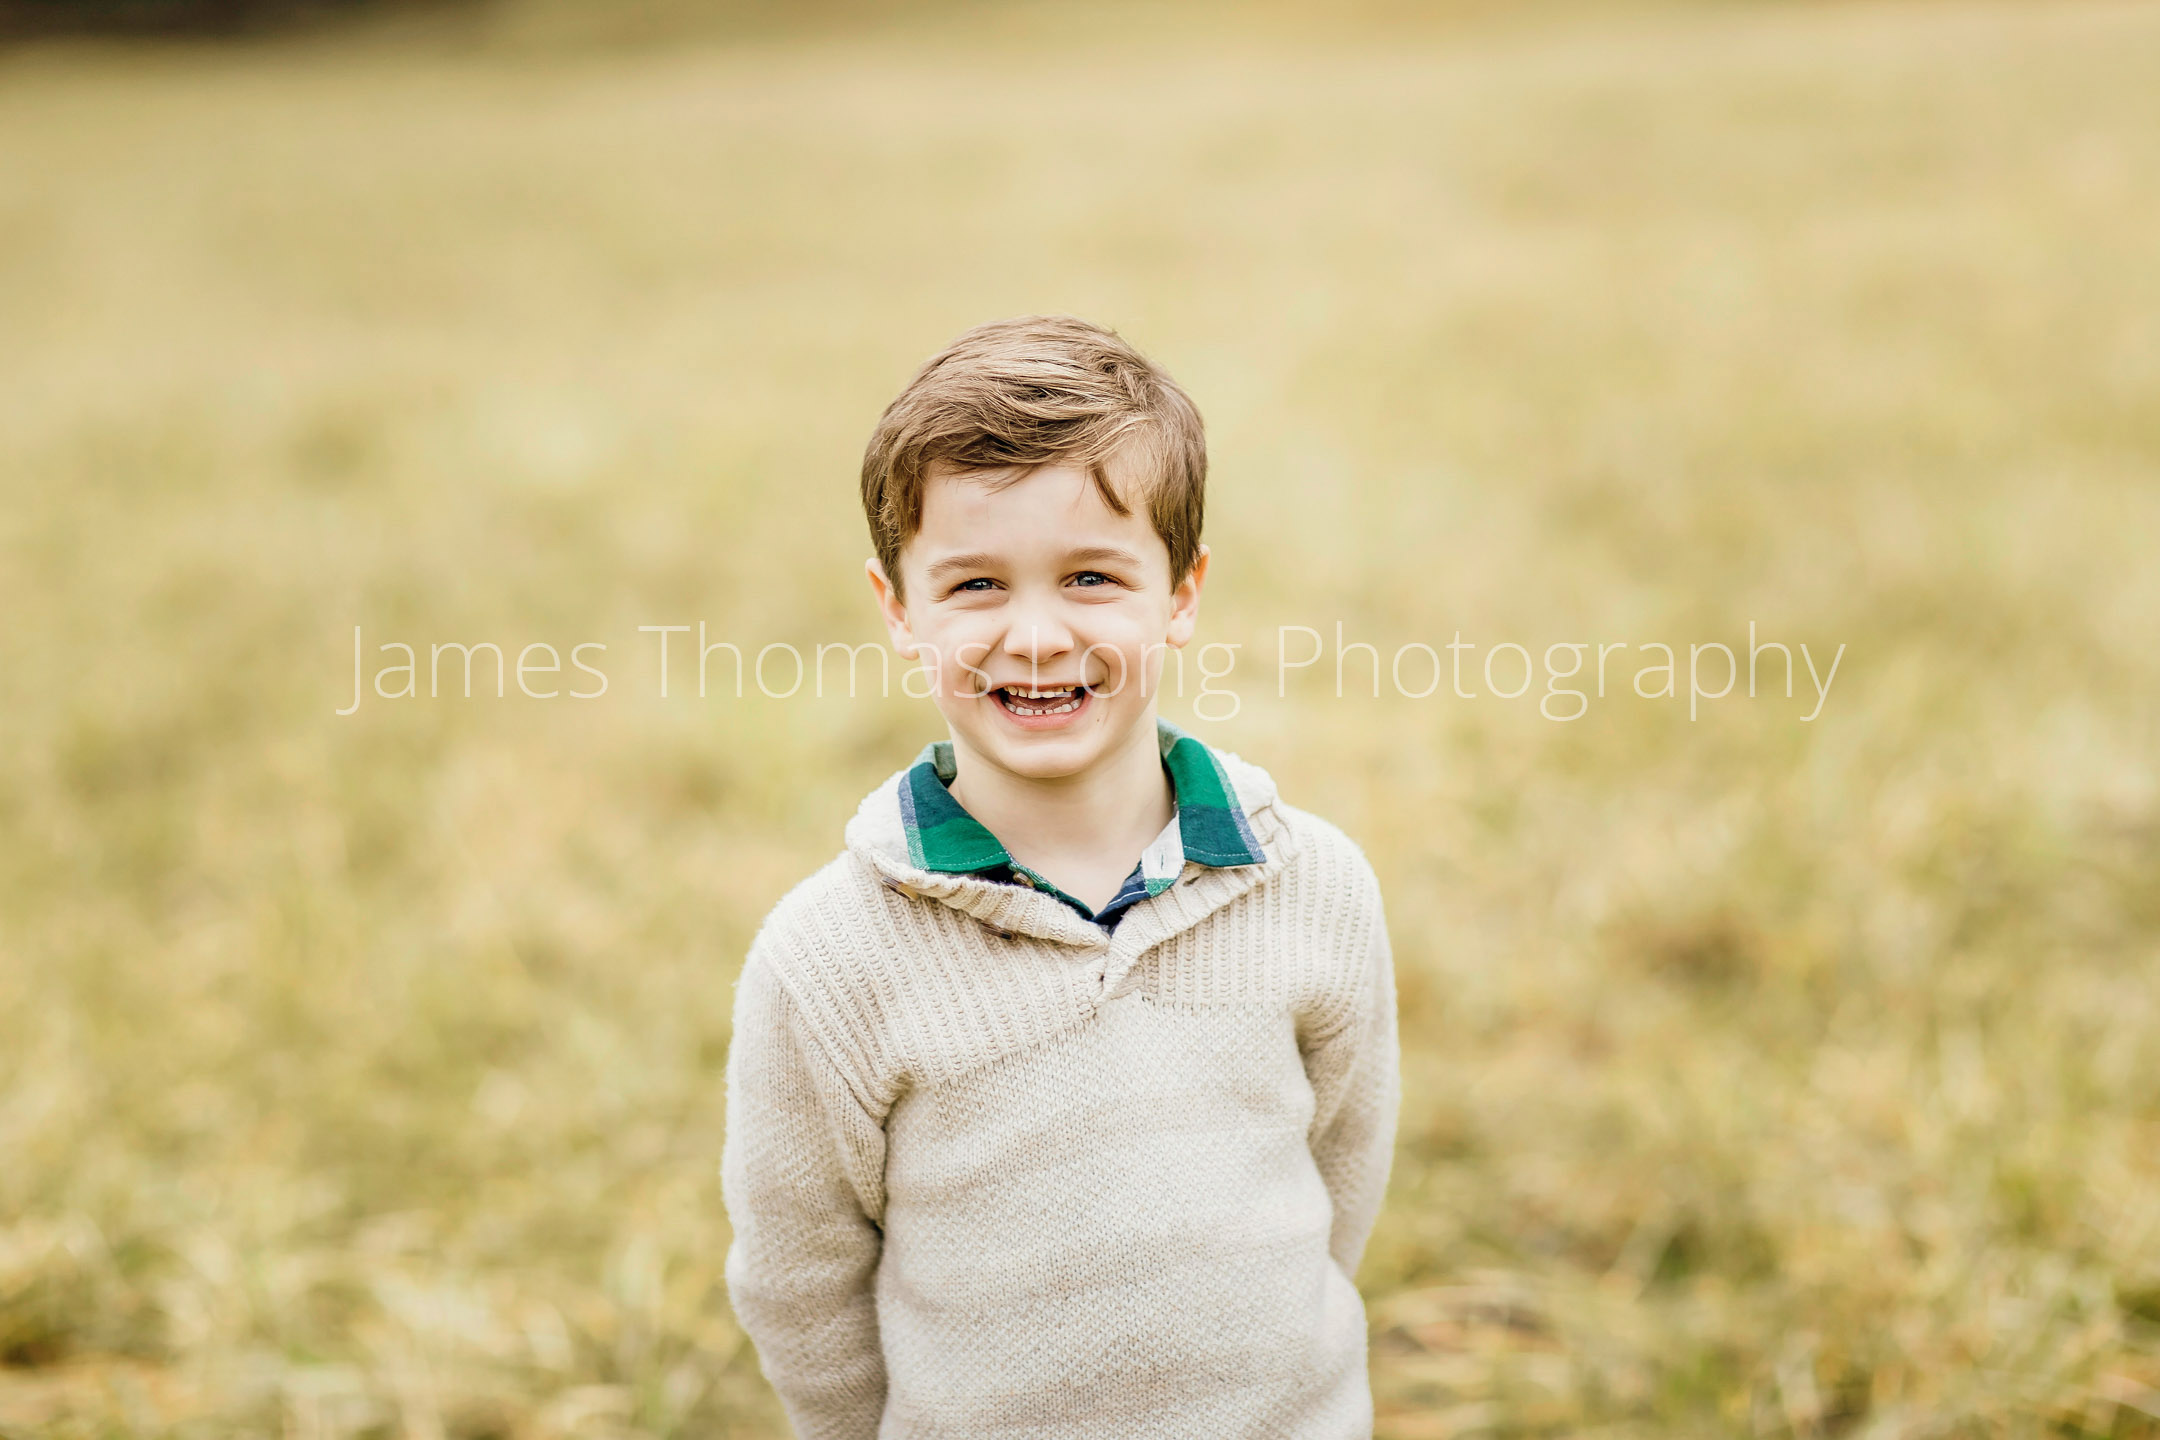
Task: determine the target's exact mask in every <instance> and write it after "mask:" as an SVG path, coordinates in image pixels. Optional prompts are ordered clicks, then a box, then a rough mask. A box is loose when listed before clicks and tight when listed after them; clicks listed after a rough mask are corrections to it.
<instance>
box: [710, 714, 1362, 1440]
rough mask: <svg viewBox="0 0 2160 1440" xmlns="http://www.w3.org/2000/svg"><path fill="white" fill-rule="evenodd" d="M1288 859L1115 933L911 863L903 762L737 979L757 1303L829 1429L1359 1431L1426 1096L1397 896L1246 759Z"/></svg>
mask: <svg viewBox="0 0 2160 1440" xmlns="http://www.w3.org/2000/svg"><path fill="white" fill-rule="evenodd" d="M1215 758H1216V759H1217V760H1218V761H1219V762H1220V764H1221V766H1222V768H1223V772H1224V774H1225V775H1226V776H1227V777H1228V778H1229V779H1230V781H1231V782H1232V784H1233V785H1234V787H1235V790H1236V794H1237V799H1238V802H1239V804H1240V805H1241V806H1242V808H1243V810H1244V813H1245V815H1246V818H1247V820H1248V821H1249V822H1250V824H1251V826H1252V830H1253V834H1254V836H1255V838H1256V839H1257V840H1258V841H1259V843H1260V845H1261V847H1262V849H1263V853H1264V856H1265V858H1264V860H1263V861H1262V862H1261V863H1259V864H1253V865H1241V866H1237V867H1234V868H1224V869H1211V868H1208V867H1206V866H1203V865H1200V864H1198V863H1188V864H1187V865H1186V867H1185V869H1184V872H1183V874H1182V875H1181V877H1180V879H1179V880H1178V882H1177V883H1176V884H1174V885H1172V886H1170V887H1169V888H1168V889H1166V890H1164V891H1163V892H1162V893H1161V894H1158V895H1155V896H1153V897H1151V898H1149V899H1147V900H1144V901H1142V902H1141V903H1139V904H1137V905H1135V906H1134V907H1133V908H1132V909H1131V910H1130V911H1129V912H1127V914H1126V915H1125V917H1124V918H1123V920H1122V921H1121V922H1120V923H1119V924H1118V926H1117V928H1116V929H1115V930H1114V931H1112V932H1110V933H1108V934H1105V933H1104V932H1103V930H1102V929H1101V928H1100V927H1098V926H1097V925H1095V924H1092V923H1090V922H1089V921H1088V920H1086V919H1084V918H1082V917H1081V916H1080V915H1078V914H1076V913H1075V912H1074V911H1073V910H1072V908H1071V907H1069V906H1067V905H1066V904H1064V903H1062V902H1060V901H1059V900H1057V899H1055V898H1053V897H1052V896H1050V895H1047V894H1043V893H1041V892H1040V891H1037V890H1032V889H1028V888H1024V887H1021V886H1018V885H1013V884H1009V883H999V882H997V881H994V880H990V879H986V878H984V877H982V876H979V875H967V874H948V873H939V872H933V871H930V870H926V869H923V868H921V867H920V866H918V865H917V864H915V863H914V862H913V861H911V859H910V858H909V852H908V846H907V836H906V830H905V826H904V824H903V821H902V816H901V808H900V798H899V787H900V786H901V785H902V784H903V783H905V778H906V774H907V772H906V771H901V772H899V773H897V774H895V775H894V776H892V777H891V778H890V779H888V780H887V781H886V782H885V783H884V784H883V785H881V786H880V787H879V788H878V789H877V790H876V791H874V792H872V794H871V795H870V796H869V797H868V798H867V799H865V800H864V801H863V803H862V806H861V808H860V810H859V811H858V813H857V814H856V816H855V818H854V819H853V820H852V821H851V822H850V823H849V825H848V827H847V837H846V838H847V848H846V850H845V851H844V852H843V853H842V854H841V855H840V856H839V857H838V858H836V859H835V860H833V861H832V862H831V863H829V864H828V865H826V866H825V867H824V868H823V869H821V870H820V871H819V872H818V873H817V874H815V875H813V876H811V877H810V878H809V879H808V880H806V881H804V882H803V883H802V884H800V885H799V886H797V887H796V888H795V889H794V890H792V891H791V892H789V894H788V895H787V896H786V897H785V898H783V899H782V900H781V902H780V903H779V904H778V905H777V906H775V907H774V909H773V911H772V913H771V915H769V916H768V917H767V919H766V921H765V924H764V925H763V927H762V928H761V929H760V930H759V932H758V935H757V937H756V939H755V940H754V941H753V943H752V945H751V948H750V954H749V956H748V958H747V960H746V961H745V963H744V967H743V973H742V978H741V980H740V982H739V984H738V987H737V991H736V1003H735V1021H734V1039H733V1042H732V1045H731V1047H730V1050H729V1055H728V1066H727V1081H728V1096H727V1109H728V1123H727V1138H726V1143H725V1148H724V1153H723V1157H722V1164H721V1172H722V1181H723V1193H724V1197H725V1200H726V1204H727V1210H728V1216H729V1220H730V1222H731V1224H732V1226H733V1230H734V1237H733V1241H732V1243H731V1246H730V1249H729V1253H728V1258H727V1279H728V1289H729V1294H730V1299H731V1301H732V1304H733V1306H734V1309H735V1312H736V1315H737V1317H738V1319H739V1320H740V1321H741V1323H742V1325H743V1327H744V1329H745V1331H746V1332H747V1333H748V1334H749V1336H750V1337H751V1339H752V1340H753V1341H754V1342H755V1344H756V1346H757V1349H758V1354H759V1358H760V1361H761V1363H762V1365H763V1368H764V1371H765V1374H766V1377H767V1378H768V1379H769V1380H770V1381H771V1382H772V1384H773V1386H774V1388H775V1389H776V1390H777V1391H778V1393H779V1395H780V1398H781V1401H782V1403H783V1405H784V1406H785V1407H786V1409H787V1412H788V1415H789V1418H790V1419H791V1420H792V1421H793V1422H794V1425H795V1428H796V1431H797V1433H798V1434H799V1435H801V1436H802V1437H804V1440H872V1437H881V1440H903V1437H906V1440H913V1437H974V1436H990V1435H996V1436H1013V1437H1020V1436H1026V1437H1036V1440H1096V1437H1103V1440H1108V1437H1133V1436H1181V1437H1184V1436H1193V1437H1198V1436H1205V1437H1209V1440H1230V1437H1239V1436H1250V1437H1255V1440H1257V1437H1263V1436H1264V1437H1271V1440H1357V1437H1364V1436H1368V1435H1369V1434H1370V1433H1371V1428H1372V1401H1371V1392H1370V1389H1369V1387H1368V1384H1367V1380H1366V1374H1365V1358H1366V1356H1365V1319H1364V1310H1363V1305H1362V1303H1361V1301H1360V1299H1359V1297H1358V1293H1357V1290H1356V1288H1355V1286H1354V1284H1353V1283H1352V1276H1353V1275H1354V1274H1355V1272H1356V1269H1357V1264H1358V1259H1359V1256H1360V1255H1361V1253H1362V1252H1363V1249H1364V1246H1365V1241H1366V1238H1367V1236H1368V1234H1369V1233H1370V1231H1371V1228H1372V1224H1373V1221H1374V1219H1375V1217H1376V1216H1377V1214H1378V1212H1379V1208H1380V1201H1381V1196H1382V1192H1383V1191H1384V1189H1385V1188H1386V1181H1387V1175H1388V1170H1389V1159H1390V1156H1391V1153H1392V1148H1393V1139H1394V1131H1395V1122H1396V1112H1397V1109H1398V1106H1399V1102H1400V1097H1401V1088H1400V1079H1399V1069H1398V1061H1399V1052H1398V1048H1397V1037H1396V1031H1395V1013H1396V1010H1395V987H1394V974H1393V969H1392V963H1391V959H1390V952H1389V946H1388V937H1387V929H1386V925H1385V921H1384V917H1383V914H1382V910H1381V903H1380V894H1379V887H1378V884H1377V883H1376V881H1375V880H1374V877H1373V873H1372V870H1371V867H1370V866H1369V865H1368V864H1367V863H1366V861H1365V858H1364V856H1363V854H1362V853H1361V852H1360V851H1359V850H1358V848H1357V846H1356V845H1355V844H1353V843H1352V842H1351V841H1350V840H1349V839H1348V838H1347V837H1345V836H1344V835H1343V834H1342V832H1341V831H1339V830H1337V829H1336V828H1335V827H1333V826H1332V825H1329V824H1328V823H1327V822H1325V821H1323V820H1320V819H1318V818H1317V817H1315V816H1312V815H1309V814H1306V813H1305V812H1302V811H1299V810H1296V809H1294V808H1292V807H1291V806H1289V805H1287V804H1285V803H1283V802H1282V801H1281V800H1280V799H1279V798H1278V797H1277V795H1276V792H1275V786H1274V784H1273V782H1272V781H1271V780H1270V779H1269V777H1268V776H1267V774H1266V773H1265V772H1264V771H1262V770H1260V769H1259V768H1257V767H1255V766H1253V765H1250V764H1247V763H1246V762H1244V761H1241V760H1239V759H1238V758H1237V757H1236V756H1234V755H1230V754H1227V753H1224V752H1220V751H1217V752H1215Z"/></svg>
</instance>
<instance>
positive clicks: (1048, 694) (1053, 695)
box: [990, 685, 1094, 720]
mask: <svg viewBox="0 0 2160 1440" xmlns="http://www.w3.org/2000/svg"><path fill="white" fill-rule="evenodd" d="M990 694H991V695H992V696H993V697H994V698H995V699H996V700H997V702H998V704H999V705H1000V706H1001V707H1003V709H1004V711H1005V713H1006V714H1008V715H1014V716H1018V717H1019V718H1020V719H1023V720H1038V719H1048V718H1050V717H1051V716H1055V715H1071V714H1073V713H1075V712H1076V711H1078V710H1079V709H1080V707H1081V706H1083V705H1085V704H1087V702H1088V699H1089V697H1091V696H1092V695H1093V694H1094V692H1093V691H1092V690H1090V689H1089V688H1088V687H1087V686H1085V685H1001V686H999V687H998V688H997V689H995V690H992V691H991V692H990Z"/></svg>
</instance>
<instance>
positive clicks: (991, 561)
mask: <svg viewBox="0 0 2160 1440" xmlns="http://www.w3.org/2000/svg"><path fill="white" fill-rule="evenodd" d="M997 568H998V557H997V556H995V555H990V554H986V553H984V552H981V551H977V552H975V553H973V554H969V555H947V556H946V557H945V558H944V559H942V560H933V561H931V562H930V564H929V565H928V566H927V567H926V573H928V575H929V576H930V578H931V579H933V580H935V579H937V578H939V577H940V576H943V575H950V574H951V573H952V572H954V571H955V570H995V569H997Z"/></svg>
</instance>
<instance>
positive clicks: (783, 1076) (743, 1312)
mask: <svg viewBox="0 0 2160 1440" xmlns="http://www.w3.org/2000/svg"><path fill="white" fill-rule="evenodd" d="M884 1168H885V1131H884V1128H883V1126H882V1125H880V1124H879V1123H878V1122H877V1121H876V1120H875V1119H873V1118H872V1117H871V1116H870V1115H869V1114H868V1113H866V1112H865V1111H864V1109H863V1108H862V1105H861V1104H860V1103H859V1102H858V1101H857V1099H856V1097H855V1094H854V1092H853V1090H851V1089H850V1088H849V1086H848V1084H847V1083H846V1080H845V1079H844V1077H842V1076H841V1075H840V1074H839V1073H838V1072H837V1071H836V1070H835V1069H834V1067H833V1066H832V1064H831V1063H830V1061H829V1060H828V1058H827V1056H826V1054H825V1052H824V1050H823V1049H822V1047H821V1046H820V1045H819V1044H818V1041H817V1038H816V1037H815V1036H814V1035H813V1034H811V1033H810V1031H809V1028H808V1026H807V1024H806V1023H805V1019H804V1016H803V1014H802V1012H801V1011H800V1010H799V1009H798V1008H797V1007H796V1005H795V1004H794V1002H793V1001H792V999H791V998H790V997H789V995H788V993H787V990H786V988H785V987H784V986H783V985H782V983H781V982H780V979H779V977H778V976H777V975H775V974H774V972H773V967H772V965H771V964H770V963H769V960H768V959H767V957H766V956H764V955H763V954H762V953H761V951H760V948H759V947H758V946H756V945H753V946H752V947H751V953H750V958H749V959H748V961H747V962H746V963H745V964H744V967H743V975H742V980H741V982H740V984H739V985H738V986H737V989H736V998H735V1034H734V1039H733V1041H732V1043H731V1045H730V1047H729V1050H728V1061H727V1137H726V1140H725V1141H724V1142H723V1146H722V1154H721V1162H720V1173H721V1190H722V1196H723V1199H724V1201H725V1204H726V1206H727V1212H728V1220H729V1223H730V1225H731V1226H732V1227H733V1229H734V1240H733V1242H732V1243H731V1244H730V1246H729V1248H728V1255H727V1283H728V1298H729V1301H730V1303H731V1304H732V1305H733V1306H734V1309H735V1315H736V1318H737V1319H738V1320H739V1321H740V1322H741V1323H742V1327H743V1330H744V1331H745V1333H747V1334H748V1335H749V1337H750V1339H751V1340H752V1341H753V1342H754V1343H755V1344H756V1346H757V1351H758V1358H759V1362H760V1364H761V1365H762V1366H763V1368H764V1371H765V1378H766V1379H767V1380H769V1381H770V1382H771V1383H772V1387H773V1389H774V1390H775V1391H777V1392H778V1393H779V1396H780V1400H781V1403H782V1404H783V1405H784V1406H785V1407H786V1409H787V1414H788V1419H789V1420H790V1421H792V1422H793V1424H794V1427H795V1433H796V1434H797V1435H798V1436H800V1437H802V1440H871V1437H874V1436H875V1435H876V1434H877V1430H878V1423H879V1420H880V1419H881V1417H882V1415H883V1412H884V1408H885V1361H884V1355H883V1352H882V1351H881V1350H880V1348H879V1343H878V1319H877V1302H876V1296H875V1293H874V1290H873V1286H874V1282H875V1280H876V1275H877V1265H878V1257H879V1254H880V1251H881V1249H882V1246H883V1240H884V1234H883V1231H882V1230H881V1229H880V1228H879V1222H880V1220H881V1219H882V1216H883V1211H884Z"/></svg>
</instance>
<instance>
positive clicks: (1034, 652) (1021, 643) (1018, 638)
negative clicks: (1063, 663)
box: [1004, 612, 1073, 665]
mask: <svg viewBox="0 0 2160 1440" xmlns="http://www.w3.org/2000/svg"><path fill="white" fill-rule="evenodd" d="M1004 648H1005V653H1006V654H1008V655H1011V656H1013V657H1014V658H1016V659H1020V660H1026V661H1029V662H1031V663H1034V664H1038V665H1039V664H1041V663H1042V662H1043V661H1045V660H1048V659H1050V658H1051V657H1053V656H1057V655H1062V654H1064V653H1065V652H1066V651H1068V650H1070V649H1072V648H1073V638H1072V631H1070V630H1068V629H1066V628H1065V626H1063V625H1062V624H1060V623H1058V621H1056V620H1055V619H1053V618H1051V617H1049V616H1046V615H1043V614H1041V613H1040V612H1036V613H1034V614H1029V615H1016V616H1014V617H1013V623H1012V624H1011V625H1009V626H1007V627H1006V630H1005V647H1004Z"/></svg>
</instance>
